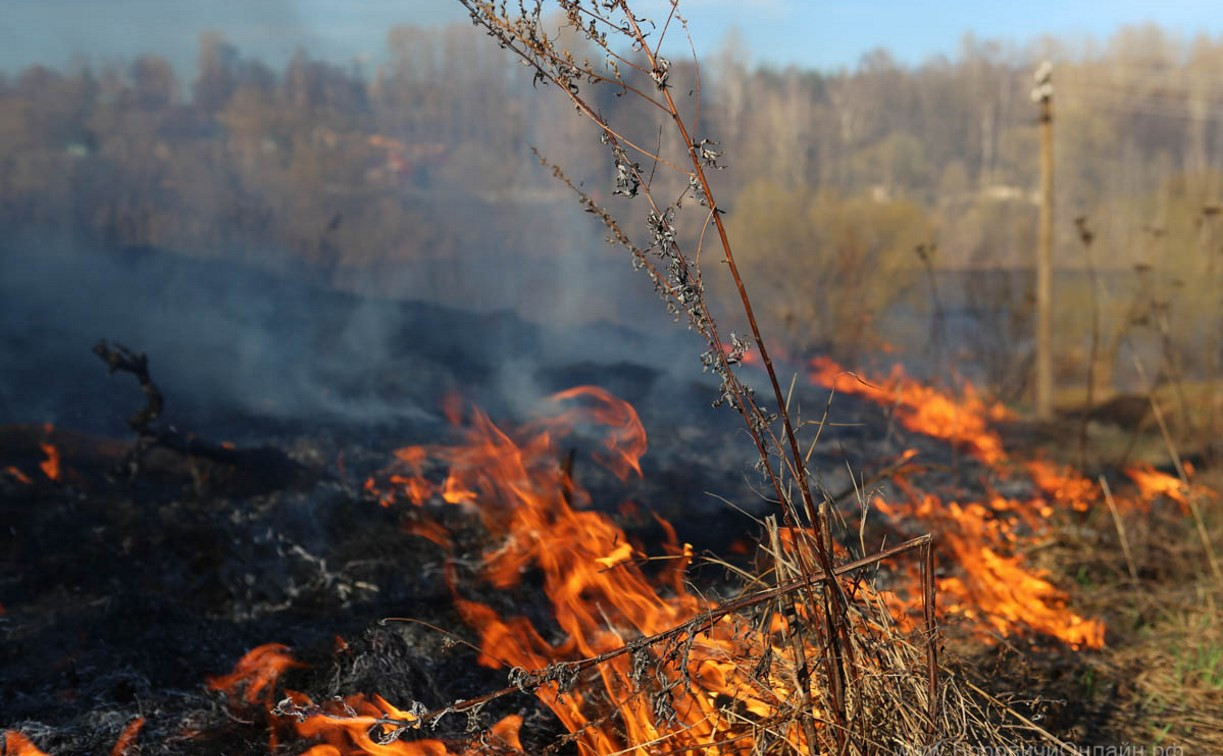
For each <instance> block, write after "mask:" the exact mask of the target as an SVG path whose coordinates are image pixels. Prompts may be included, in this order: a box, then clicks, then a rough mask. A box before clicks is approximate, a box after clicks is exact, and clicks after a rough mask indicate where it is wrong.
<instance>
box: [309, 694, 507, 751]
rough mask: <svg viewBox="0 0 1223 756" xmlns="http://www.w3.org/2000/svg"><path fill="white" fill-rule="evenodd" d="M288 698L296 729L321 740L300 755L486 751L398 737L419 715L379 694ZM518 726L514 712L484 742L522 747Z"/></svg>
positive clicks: (499, 747) (499, 748) (417, 721)
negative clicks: (319, 699)
mask: <svg viewBox="0 0 1223 756" xmlns="http://www.w3.org/2000/svg"><path fill="white" fill-rule="evenodd" d="M289 701H290V703H289V704H287V705H286V706H285V708H286V709H288V711H289V713H294V714H298V715H300V717H301V718H300V720H299V721H298V722H297V723H296V724H295V725H294V727H295V729H296V730H297V734H298V735H300V736H302V737H304V738H312V739H317V740H322V741H323V742H322V743H320V744H318V745H316V746H314V747H312V748H310V749H309V750H307V751H305V752H304V753H303V754H302V756H347V755H348V754H374V755H375V756H452V755H453V754H456V753H458V754H463V756H467V755H468V754H470V755H471V756H476V754H479V753H486V752H488V751H487V750H486V749H484V748H482V749H480V750H473V749H463V750H461V751H458V752H455V751H451V750H450V748H449V747H448V746H447V745H446V743H444V742H442V741H440V740H410V741H409V740H400V739H399V735H400V734H401V733H402V732H404V731H405V730H407V729H417V728H418V727H419V726H420V717H418V716H417V715H416V714H413V713H412V712H409V711H404V710H402V709H399V708H396V707H395V706H392V705H391V704H390V703H388V702H387V701H386V699H384V698H382V697H381V696H378V695H375V696H373V698H372V700H371V699H367V698H365V696H362V695H353V696H348V697H347V698H345V699H344V700H342V701H331V702H328V703H326V704H324V705H322V706H315V705H314V703H313V702H312V701H310V699H309V698H308V697H307V696H305V695H303V694H301V693H295V692H290V693H289ZM521 727H522V717H520V716H518V715H516V714H511V715H509V716H507V717H505V718H503V719H501V721H499V722H497V723H496V724H495V725H493V726H492V727H491V728H490V730H489V737H488V743H487V745H488V746H489V747H491V748H493V749H495V751H494V752H497V753H506V752H517V753H521V752H522V744H521V743H520V742H519V739H518V731H519V729H520V728H521Z"/></svg>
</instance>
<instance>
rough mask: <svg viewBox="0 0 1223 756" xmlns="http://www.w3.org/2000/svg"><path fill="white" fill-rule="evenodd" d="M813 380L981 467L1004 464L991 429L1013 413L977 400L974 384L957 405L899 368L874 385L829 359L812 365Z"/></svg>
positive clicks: (1002, 453) (813, 361) (997, 439)
mask: <svg viewBox="0 0 1223 756" xmlns="http://www.w3.org/2000/svg"><path fill="white" fill-rule="evenodd" d="M810 377H811V382H812V383H815V384H817V385H820V386H824V387H825V388H830V389H833V390H835V391H837V392H838V393H842V394H857V395H859V396H863V397H866V398H868V399H871V400H873V401H875V402H876V403H878V404H880V405H882V406H888V407H892V408H894V411H895V413H896V418H897V420H899V421H900V424H901V425H903V426H904V427H905V428H908V429H909V430H912V431H917V432H918V433H924V434H926V435H927V436H932V437H934V438H941V439H944V440H946V441H949V442H951V443H953V444H955V445H956V446H961V447H964V448H966V449H968V451H970V452H971V453H972V454H973V455H975V456H976V457H977V458H978V459H980V460H981V461H982V462H985V463H987V464H994V463H998V462H1001V461H1002V460H1003V459H1005V458H1006V452H1005V451H1004V450H1003V448H1002V440H1001V439H1000V438H999V437H998V434H996V433H994V432H993V431H991V430H989V425H988V424H989V422H990V421H991V420H994V421H996V420H1002V419H1005V418H1006V417H1007V416H1008V414H1009V413H1008V411H1007V409H1006V408H1005V407H1003V406H1002V405H1001V404H998V403H996V402H995V403H989V402H986V401H985V400H983V399H981V398H980V397H978V396H977V393H976V390H975V389H973V387H972V385H971V384H967V383H966V384H965V386H964V396H963V397H962V398H959V399H957V398H955V397H952V396H950V395H948V394H945V393H943V392H941V391H938V390H937V389H934V388H931V387H929V386H923V385H921V384H920V383H917V382H916V381H914V380H911V379H910V378H908V376H906V375H905V374H904V370H903V369H901V367H900V366H899V365H897V366H896V367H895V368H894V369H893V370H892V375H891V376H890V377H889V378H888V379H887V380H885V381H882V382H881V383H874V382H867V381H865V380H863V379H861V378H859V377H858V376H856V375H854V374H852V373H849V372H847V371H846V370H845V369H844V368H842V367H841V366H840V365H838V364H837V363H835V362H833V361H832V360H830V359H828V358H827V357H816V358H814V359H813V360H811V376H810Z"/></svg>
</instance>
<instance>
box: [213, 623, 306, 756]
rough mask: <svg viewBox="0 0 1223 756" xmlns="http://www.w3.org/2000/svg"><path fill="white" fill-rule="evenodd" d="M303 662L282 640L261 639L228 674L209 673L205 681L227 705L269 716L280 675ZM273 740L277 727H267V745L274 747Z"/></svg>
mask: <svg viewBox="0 0 1223 756" xmlns="http://www.w3.org/2000/svg"><path fill="white" fill-rule="evenodd" d="M304 666H305V665H304V664H302V663H301V662H299V661H297V660H296V659H294V658H293V656H292V655H291V654H290V653H289V647H288V646H286V645H284V644H283V643H265V644H263V645H262V646H256V647H255V648H252V649H251V650H250V651H247V652H246V654H245V655H244V656H243V657H242V658H241V659H239V660H238V663H237V664H235V665H234V668H233V671H232V672H230V673H229V674H227V675H219V676H217V677H209V678H206V680H205V682H206V683H207V684H208V688H209V689H210V690H216V691H219V692H221V693H224V694H225V697H226V699H227V700H228V701H229V704H230V707H231V708H233V709H237V710H241V709H244V708H245V709H253V710H262V712H263V713H264V714H265V715H267V716H269V717H270V715H271V712H272V710H273V707H274V706H275V702H276V695H277V691H276V688H277V685H278V684H279V682H280V676H281V675H283V674H284V673H285V672H286V671H287V670H290V669H295V668H301V667H304ZM277 742H278V737H277V728H276V727H271V728H270V730H269V733H268V749H269V750H275V748H276V744H277Z"/></svg>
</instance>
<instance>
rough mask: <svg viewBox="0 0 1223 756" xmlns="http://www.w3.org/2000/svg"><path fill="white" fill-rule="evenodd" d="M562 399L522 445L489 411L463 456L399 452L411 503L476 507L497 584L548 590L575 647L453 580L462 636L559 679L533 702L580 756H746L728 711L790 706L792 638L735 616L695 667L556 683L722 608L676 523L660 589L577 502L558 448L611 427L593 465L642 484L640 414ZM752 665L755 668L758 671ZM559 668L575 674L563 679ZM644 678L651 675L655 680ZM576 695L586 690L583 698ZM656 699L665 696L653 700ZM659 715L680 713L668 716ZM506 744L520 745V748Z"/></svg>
mask: <svg viewBox="0 0 1223 756" xmlns="http://www.w3.org/2000/svg"><path fill="white" fill-rule="evenodd" d="M554 400H555V401H556V402H557V403H558V404H560V405H561V409H560V411H559V412H558V414H557V415H556V416H553V417H550V418H547V419H544V420H540V421H537V422H535V423H532V424H530V425H528V426H527V427H525V428H523V429H520V430H519V431H518V432H516V433H507V432H505V431H503V430H501V429H500V428H498V427H497V426H496V425H494V424H493V423H492V421H491V420H490V419H489V418H488V417H487V416H486V415H484V414H483V413H481V412H479V411H478V410H477V411H473V412H472V417H471V421H470V426H469V427H468V428H467V429H466V431H465V433H466V439H465V442H464V443H463V444H462V445H461V446H457V447H441V446H433V447H409V448H408V449H403V450H400V451H399V452H397V453H396V457H397V460H398V461H397V463H396V464H398V465H400V467H401V468H402V469H404V470H406V473H407V474H402V475H400V478H401V480H400V481H399V483H398V487H397V492H398V493H397V495H398V496H399V497H401V498H403V499H405V500H407V501H409V502H412V503H413V504H419V503H421V502H422V501H423V499H422V494H425V493H426V492H427V495H426V496H425V498H428V497H432V496H437V497H440V498H442V499H444V500H445V501H448V502H450V503H453V504H457V505H461V506H470V507H475V508H476V511H477V513H478V514H479V516H480V517H481V519H482V521H483V523H484V525H485V528H486V529H487V530H488V531H489V532H490V534H493V535H495V536H498V537H499V538H500V539H501V545H500V546H498V547H496V548H493V549H490V550H489V551H488V552H486V553H485V554H484V560H483V571H482V574H483V577H484V579H485V580H487V581H488V582H489V583H490V584H491V585H493V586H496V587H498V588H501V589H509V588H512V587H514V586H516V585H518V583H519V582H520V581H521V579H522V577H523V575H524V574H525V573H526V572H527V571H528V570H530V571H538V573H539V574H541V575H542V581H543V589H544V593H545V595H546V596H547V597H548V599H549V600H550V602H551V604H552V611H553V615H554V617H555V621H556V623H557V625H558V626H559V628H560V629H561V630H562V631H563V638H562V639H561V640H559V641H556V642H553V641H551V640H549V639H547V638H545V637H544V635H543V634H541V633H540V632H539V631H538V630H537V629H536V628H535V626H534V625H533V624H532V623H531V622H530V621H529V620H528V619H526V618H524V617H509V618H504V617H502V616H500V615H499V614H498V613H497V612H496V611H494V610H493V609H492V608H491V607H489V606H486V605H484V604H481V603H479V602H476V601H472V600H468V599H465V598H463V597H462V596H461V595H459V594H458V588H457V585H456V582H457V580H456V579H455V578H454V575H453V570H452V571H451V575H450V576H449V578H450V582H451V586H452V590H454V592H455V606H456V608H457V610H458V611H459V614H460V615H461V616H462V617H463V618H464V621H465V622H466V623H467V624H468V625H470V626H471V627H473V628H475V629H477V630H478V631H479V633H480V638H481V642H480V647H481V654H480V656H479V658H478V660H477V661H478V662H479V663H480V664H482V665H485V666H489V667H493V668H507V667H515V668H519V669H520V670H525V671H527V672H530V673H538V674H542V675H543V676H544V678H547V681H546V682H544V683H543V684H542V685H541V686H539V687H538V688H537V689H536V695H537V696H538V697H539V699H540V700H541V701H543V702H544V703H545V705H547V706H548V707H549V708H551V709H552V711H553V712H554V713H555V714H556V716H557V717H558V718H559V719H560V721H561V722H562V723H563V724H564V725H565V726H566V728H567V729H568V730H569V731H570V732H572V733H575V734H576V735H577V736H578V741H577V742H578V744H579V750H580V752H581V753H583V754H596V753H611V752H617V751H620V750H622V749H625V748H630V749H631V748H642V747H644V746H643V744H653V746H652V747H653V748H663V747H665V750H667V751H669V752H670V751H683V750H686V749H696V750H702V749H703V750H708V748H709V744H710V743H714V742H718V740H719V739H726V738H730V739H732V740H733V739H734V738H736V737H737V738H739V740H737V741H735V742H736V746H735V750H736V752H738V751H743V752H750V750H751V748H752V743H753V734H752V731H751V729H750V727H749V726H748V725H747V724H745V723H744V722H743V721H739V722H737V723H731V722H728V721H727V718H726V717H725V716H724V714H723V713H721V712H720V709H719V704H718V701H719V696H729V697H732V698H734V699H737V700H738V701H739V702H741V704H742V706H743V707H744V708H745V709H746V710H747V711H750V712H752V713H754V714H755V715H756V716H758V717H769V716H772V715H774V714H776V713H777V712H778V708H779V706H780V705H782V704H783V703H784V702H785V701H786V699H787V698H788V697H790V696H791V695H792V690H791V689H792V685H793V684H792V682H791V681H790V680H791V679H792V675H790V674H788V673H787V672H786V670H785V666H784V665H785V663H786V659H787V656H788V654H790V653H791V652H790V649H789V647H788V644H782V642H781V639H780V636H777V637H776V639H775V637H774V636H773V635H770V634H763V635H762V634H760V633H758V632H752V631H751V628H749V627H747V626H746V625H745V624H744V622H743V621H741V620H739V619H737V618H735V617H733V616H731V617H727V618H724V619H722V620H721V621H719V622H717V623H715V624H714V625H713V627H712V628H711V629H708V630H706V631H704V632H698V633H696V635H695V637H694V638H691V639H688V640H687V641H686V643H688V644H689V645H688V646H687V651H686V653H685V654H667V653H665V651H663V650H660V649H653V648H643V649H641V650H640V651H639V652H637V653H636V654H624V655H621V656H617V657H615V658H613V659H611V660H609V661H606V662H604V663H603V664H600V665H597V666H595V667H593V668H591V669H589V670H588V671H586V672H584V673H577V672H575V673H573V676H570V677H568V678H567V677H566V675H565V674H564V673H563V672H561V673H558V674H552V675H549V674H548V673H547V672H546V670H554V671H555V670H564V669H565V667H564V666H563V663H564V662H566V661H573V660H577V659H581V658H589V657H593V656H597V655H599V654H601V653H605V652H609V651H614V650H618V649H622V648H623V647H624V646H625V644H626V643H628V642H630V641H631V640H632V639H634V638H639V637H642V636H646V635H653V634H656V633H661V632H663V631H667V630H670V629H671V628H674V627H676V626H678V625H681V624H682V623H684V622H685V621H686V620H689V619H692V618H694V617H695V616H697V614H698V612H700V611H701V610H702V609H707V608H711V606H712V605H711V604H708V603H706V602H703V601H701V600H698V599H697V598H696V597H695V596H693V595H691V594H690V593H689V592H688V591H687V588H686V586H685V584H684V580H683V575H684V571H685V569H686V567H687V565H688V563H689V562H690V561H691V559H692V554H693V552H692V547H691V546H690V545H688V544H683V545H680V544H679V542H678V539H677V538H676V535H675V532H674V529H672V528H671V527H670V525H669V524H666V523H663V527H664V529H665V531H666V532H667V536H668V543H667V544H666V545H665V546H664V549H665V550H666V551H667V553H668V555H670V557H671V559H670V560H667V561H666V562H665V563H664V564H665V566H664V567H663V569H662V570H661V571H660V572H659V574H658V575H657V577H656V578H654V579H651V578H649V577H647V575H646V574H645V573H644V572H643V570H642V567H641V564H640V563H639V562H638V561H637V560H636V559H635V558H634V557H635V553H636V552H635V550H634V547H633V546H632V545H631V544H630V543H629V541H628V538H627V537H626V535H625V533H624V532H623V531H622V530H621V529H619V528H618V527H616V526H615V525H614V524H613V522H612V521H611V520H610V519H609V518H608V517H606V516H604V515H603V514H601V513H599V512H595V511H583V510H579V509H576V508H575V507H574V506H573V502H575V501H576V502H585V501H587V500H588V498H589V495H588V494H586V493H585V492H584V491H583V490H581V489H580V488H579V487H578V486H577V485H576V484H575V483H574V482H573V481H572V480H570V479H569V478H568V476H567V475H566V473H565V471H564V470H563V469H562V468H561V466H560V465H559V464H558V463H557V459H558V457H559V456H560V455H559V453H558V451H557V449H556V447H555V445H554V443H553V441H554V439H555V438H556V437H559V436H563V435H565V434H567V433H569V432H570V431H571V429H572V428H573V426H574V425H586V424H596V423H597V424H601V425H604V426H605V428H606V429H607V432H606V434H605V441H604V444H603V446H602V448H601V450H600V451H599V452H598V453H597V455H596V459H597V460H598V461H599V462H601V463H602V464H603V465H604V466H606V467H608V469H610V470H611V471H612V472H614V473H616V474H617V475H622V476H623V475H628V474H633V473H636V474H640V470H641V467H640V463H639V459H640V457H641V455H642V454H643V453H644V452H645V450H646V448H647V441H646V434H645V431H644V429H643V428H642V426H641V421H640V418H639V417H638V416H637V413H636V411H635V410H633V408H632V407H631V406H630V405H628V404H627V403H625V402H623V401H622V400H620V399H617V398H616V397H614V396H612V395H611V394H608V393H607V392H606V391H603V390H602V389H596V388H593V387H582V388H579V389H574V390H571V391H566V392H562V393H560V394H558V395H556V396H555V397H554ZM575 403H576V405H575ZM457 414H458V413H457V412H454V413H452V415H454V416H456V417H457ZM426 457H431V458H434V459H439V460H443V461H445V462H446V463H447V464H448V466H449V469H448V474H447V477H446V479H445V481H443V482H441V483H437V482H432V481H428V480H425V479H424V478H423V476H422V475H421V472H422V470H423V469H424V460H425V458H426ZM404 479H406V480H404ZM394 495H395V494H392V496H394ZM660 522H661V521H660ZM774 640H776V642H777V643H778V644H779V645H778V646H777V647H774V648H771V651H772V654H773V658H774V659H776V660H778V661H775V662H774V663H773V664H772V665H766V667H767V668H766V669H763V670H760V669H756V670H752V669H749V668H748V667H749V666H751V665H754V664H755V663H756V661H758V660H759V659H760V658H761V657H762V656H764V655H765V652H766V648H769V647H770V646H771V645H772V644H773V642H774ZM783 645H784V647H783ZM812 653H815V651H814V650H812ZM748 659H750V660H751V665H749V664H747V663H745V660H748ZM556 664H561V665H562V666H560V667H557V666H553V665H556ZM647 668H648V669H649V673H648V674H646V673H645V672H644V671H643V670H644V669H647ZM575 683H582V684H581V685H580V686H578V687H574V685H573V684H575ZM592 685H593V686H597V688H598V689H597V690H595V688H594V687H592ZM643 689H644V690H647V692H650V691H652V692H651V693H650V694H647V695H643V694H642V691H643ZM660 700H662V701H666V703H667V706H662V707H660V706H658V705H657V704H658V701H660ZM369 706H373V709H372V710H371V709H369V708H368V707H369ZM387 706H389V704H385V702H377V701H376V702H374V703H373V704H369V703H368V702H367V703H366V709H365V710H364V711H366V712H367V713H365V714H363V716H370V717H378V716H380V715H379V714H378V713H377V712H385V711H386V710H387V709H386V707H387ZM354 708H356V707H354ZM672 715H673V716H672ZM382 716H385V715H382ZM307 721H310V720H307ZM404 721H407V722H411V721H413V720H412V719H407V720H404ZM374 723H375V722H374V720H363V721H362V722H361V724H360V726H354V727H353V728H348V729H345V731H346V732H347V731H351V732H353V733H354V735H346V736H345V737H348V738H350V739H351V738H352V737H355V736H356V735H359V732H364V731H365V730H366V729H367V728H368V727H369V726H370V725H371V724H374ZM317 724H318V726H319V728H320V729H318V730H312V731H311V732H313V733H314V734H315V735H316V736H321V737H330V736H327V735H324V730H323V729H321V728H322V726H323V725H324V724H327V725H329V726H331V727H332V728H333V729H334V728H341V729H344V728H347V727H348V726H347V725H346V724H345V723H344V722H342V721H340V720H335V719H330V720H318V721H317ZM516 727H517V724H515V728H516ZM736 728H738V729H736ZM786 737H787V739H788V740H789V742H790V744H791V745H792V746H793V747H795V748H797V749H800V750H801V749H803V748H805V746H806V744H805V741H804V739H803V735H802V734H801V733H799V732H798V731H797V729H796V730H795V731H793V732H788V733H786ZM503 740H506V741H507V742H509V745H510V746H511V747H512V746H513V745H514V743H513V742H510V741H509V740H508V738H503ZM418 742H419V741H418ZM329 743H330V741H329ZM396 745H397V746H398V745H399V744H396ZM359 747H360V748H364V749H366V751H367V752H373V753H400V751H372V750H370V745H369V744H368V743H366V742H364V741H362V742H360V743H359ZM438 752H439V753H440V751H438ZM639 752H644V751H639ZM323 753H330V752H324V751H319V752H318V754H316V756H321V755H322V754H323Z"/></svg>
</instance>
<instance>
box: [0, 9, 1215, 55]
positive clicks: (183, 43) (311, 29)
mask: <svg viewBox="0 0 1223 756" xmlns="http://www.w3.org/2000/svg"><path fill="white" fill-rule="evenodd" d="M666 5H667V3H666V0H637V2H636V3H635V7H637V8H638V9H640V10H642V11H644V12H645V13H646V14H647V15H650V14H657V13H658V12H659V11H660V10H664V9H665V7H666ZM680 7H681V12H682V13H683V14H684V15H685V16H687V18H688V19H689V22H690V25H691V29H692V33H693V37H694V41H695V43H696V45H697V50H698V52H700V53H702V54H704V55H710V54H712V53H714V52H715V51H716V50H718V49H719V48H720V47H721V46H722V45H723V42H724V40H726V39H727V37H728V34H730V32H731V30H732V29H734V30H736V31H737V34H738V35H739V37H740V38H741V39H742V41H743V44H744V47H745V48H746V50H747V52H748V53H749V56H750V59H751V60H752V61H754V62H763V63H770V64H773V65H781V66H784V65H791V64H793V65H799V66H803V67H814V68H822V69H835V68H842V67H853V66H854V65H855V64H856V62H857V61H858V59H859V58H860V57H861V56H862V55H863V54H864V53H866V52H868V51H870V50H872V49H874V48H878V47H883V48H887V49H888V50H890V51H891V52H892V53H893V55H894V57H896V58H897V59H898V60H900V61H902V62H904V63H910V64H918V63H921V62H922V61H924V60H926V59H928V58H929V57H931V56H935V55H946V56H948V57H954V56H955V55H956V52H957V50H959V48H960V44H961V42H962V40H963V38H964V36H965V34H967V33H971V34H973V35H974V36H975V37H976V38H977V39H981V40H998V41H1001V42H1003V43H1004V44H1009V45H1012V46H1015V47H1021V46H1022V45H1024V44H1025V43H1027V42H1029V41H1031V40H1033V39H1035V38H1037V37H1039V36H1041V35H1045V34H1051V35H1056V36H1059V37H1063V38H1066V39H1071V40H1084V39H1093V40H1095V41H1096V42H1104V41H1106V40H1107V39H1108V38H1109V37H1110V36H1111V35H1112V34H1113V33H1114V32H1115V31H1116V30H1117V29H1118V28H1120V27H1121V26H1123V25H1131V24H1138V23H1145V22H1149V21H1150V22H1155V23H1158V24H1160V25H1162V26H1164V27H1165V28H1167V29H1168V30H1170V31H1173V32H1175V33H1177V34H1180V35H1182V36H1184V37H1186V38H1191V37H1192V36H1194V35H1196V34H1199V33H1206V34H1209V35H1211V36H1213V37H1218V36H1219V35H1220V34H1221V33H1223V12H1221V11H1223V6H1221V5H1220V3H1219V2H1218V0H1167V1H1166V2H1152V1H1151V0H1146V1H1144V2H1140V1H1139V0H1111V1H1105V0H1060V1H1058V0H1027V1H1026V2H1015V1H1014V0H998V1H996V2H963V1H958V2H953V1H952V0H877V1H876V2H853V1H851V0H682V2H681V6H680ZM664 12H665V10H664ZM463 18H464V16H463V12H462V9H461V8H460V7H459V6H458V4H457V3H455V2H452V0H0V69H3V70H8V71H12V70H14V69H18V68H21V67H23V66H26V65H29V64H30V63H33V62H41V63H50V64H62V63H64V62H66V61H68V60H69V59H70V58H71V57H72V56H73V55H74V54H77V55H83V56H85V57H86V58H87V59H89V60H91V61H93V62H95V63H102V62H106V61H110V60H120V59H124V58H127V57H129V56H130V55H132V54H134V53H142V52H151V53H156V54H160V55H164V56H166V57H169V58H170V59H171V60H172V62H174V63H175V65H176V67H178V68H180V70H182V69H184V68H185V67H188V66H190V65H191V63H192V62H193V61H194V57H195V48H196V39H197V37H198V34H199V31H200V30H202V29H218V30H221V31H222V32H224V33H225V35H226V36H227V37H228V38H229V39H230V40H231V41H232V42H234V43H235V44H236V45H238V47H239V48H240V49H241V50H242V51H243V52H244V53H246V54H256V55H259V56H261V57H264V58H266V59H268V60H269V61H270V62H274V63H278V62H281V61H283V60H285V59H287V58H288V56H289V55H290V54H291V53H292V52H293V51H294V50H295V49H297V48H299V47H304V48H305V49H307V50H308V51H310V53H311V54H312V55H313V56H316V57H323V58H328V59H332V60H337V61H350V60H352V59H353V58H354V57H356V56H358V55H370V56H375V57H376V56H377V55H379V54H380V53H381V52H382V51H383V49H384V41H385V38H386V30H387V28H389V27H390V26H393V25H396V24H401V23H416V24H422V25H430V24H440V23H447V22H454V21H462V20H463Z"/></svg>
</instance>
